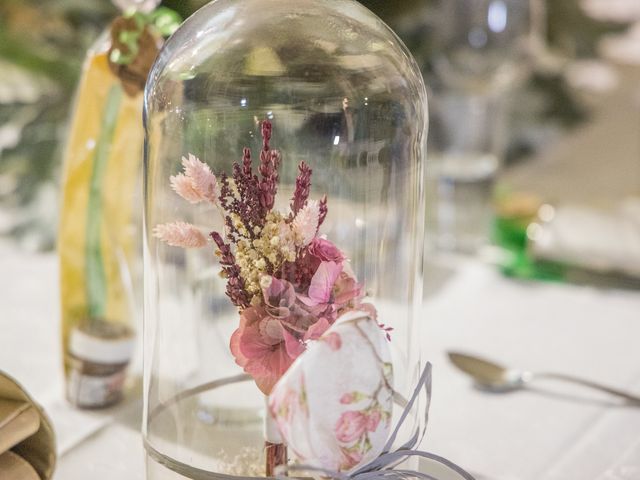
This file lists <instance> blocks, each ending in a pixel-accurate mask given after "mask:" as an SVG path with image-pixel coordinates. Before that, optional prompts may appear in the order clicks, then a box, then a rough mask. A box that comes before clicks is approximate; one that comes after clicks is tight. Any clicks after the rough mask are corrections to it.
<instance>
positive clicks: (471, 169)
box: [0, 0, 640, 251]
mask: <svg viewBox="0 0 640 480" xmlns="http://www.w3.org/2000/svg"><path fill="white" fill-rule="evenodd" d="M362 3H363V4H365V5H366V6H367V7H369V8H370V9H372V10H373V11H374V12H376V13H377V14H378V15H379V16H380V17H381V18H382V19H384V20H385V21H386V22H387V23H388V24H389V25H390V26H391V27H392V28H393V29H394V30H395V31H396V32H397V33H398V35H399V36H400V37H401V38H402V40H403V41H404V42H405V44H406V45H407V46H408V47H409V49H410V50H411V51H412V53H413V54H414V56H415V57H416V59H417V61H418V62H419V64H420V67H421V69H422V71H423V72H424V75H425V78H426V81H427V85H428V86H429V88H430V90H431V92H430V93H431V100H430V101H431V105H430V108H431V127H430V140H429V142H430V153H431V156H430V161H431V165H432V167H431V169H430V170H431V172H430V173H431V174H432V181H433V182H434V183H433V185H432V188H431V189H430V195H431V197H430V199H429V200H430V201H429V207H430V209H429V214H428V218H427V220H428V222H429V226H430V228H431V229H432V231H433V232H436V233H437V234H434V235H433V236H431V241H432V242H433V244H434V245H436V246H438V247H439V248H444V249H454V250H463V251H476V250H477V248H478V246H479V245H483V244H484V243H486V241H487V240H488V238H489V237H490V236H491V233H490V232H489V230H487V229H488V228H489V227H488V225H489V223H490V222H491V218H492V214H493V210H491V205H489V202H490V201H491V200H490V197H489V195H488V192H489V191H490V192H491V193H492V194H495V195H493V196H491V198H493V199H495V197H496V196H497V197H498V198H504V196H505V195H507V194H508V193H512V192H513V191H518V192H519V191H527V193H532V194H535V195H537V196H539V197H540V201H555V200H560V199H559V198H556V197H557V196H558V195H559V194H560V193H562V194H567V195H568V196H569V197H570V199H574V198H575V197H577V200H579V201H583V200H590V201H600V202H601V203H609V204H612V203H615V200H616V198H614V197H623V196H625V195H628V194H631V193H637V191H638V188H639V184H640V172H639V170H638V166H637V162H635V161H632V163H628V161H627V163H625V161H626V160H629V159H632V160H636V159H637V158H638V154H639V150H638V148H639V147H638V142H640V139H639V137H638V135H637V134H635V133H636V132H633V131H631V130H629V129H630V127H631V126H632V125H635V126H637V123H634V122H636V120H637V118H638V117H637V110H638V109H637V106H638V91H637V87H636V85H637V80H638V68H637V65H638V63H640V53H639V49H640V47H639V46H638V45H639V42H640V40H639V37H640V27H638V26H637V25H638V24H637V23H636V24H635V27H634V22H638V21H639V17H640V12H639V11H638V10H639V8H638V6H637V2H635V1H634V0H628V1H625V0H615V1H612V2H607V1H605V0H563V1H562V2H554V1H546V2H545V1H544V0H531V1H529V0H504V1H502V0H501V1H495V2H490V1H476V2H471V1H464V0H452V1H449V2H438V1H435V0H404V1H403V2H399V3H398V2H387V1H384V0H368V1H367V0H363V1H362ZM163 4H164V5H166V6H168V7H170V8H172V9H175V10H177V11H178V12H179V13H180V14H181V15H182V16H183V17H184V18H186V17H187V16H189V15H190V14H191V13H193V11H195V10H196V9H197V8H198V7H200V6H202V4H204V2H203V1H201V0H186V1H164V2H163ZM507 7H508V9H509V15H508V17H507V15H506V11H507ZM514 12H516V13H515V14H514ZM116 13H117V10H116V8H115V7H114V6H113V5H112V4H111V2H108V1H105V0H84V1H77V0H48V1H46V2H39V1H35V0H34V1H30V0H20V1H5V2H2V3H1V4H0V67H1V68H2V72H3V74H2V76H1V78H0V204H1V205H2V210H1V211H0V234H3V235H10V236H12V237H14V238H17V239H18V240H19V243H20V244H21V245H22V246H23V247H24V248H27V249H30V250H50V249H52V248H53V247H54V244H55V231H56V225H57V224H56V218H57V209H56V205H57V204H58V200H57V192H58V189H57V186H58V185H60V181H61V180H60V177H61V156H62V149H63V148H62V146H63V143H64V140H65V138H66V137H65V135H66V132H67V130H66V126H67V122H68V119H69V113H70V108H71V106H72V100H73V94H74V90H75V87H76V83H77V80H78V78H79V74H80V69H81V65H82V62H83V59H84V56H85V53H86V50H87V49H88V48H89V46H90V45H91V44H92V43H93V42H94V41H95V39H96V38H97V36H98V35H99V34H100V32H101V31H103V30H104V29H105V28H106V25H107V24H108V22H109V21H110V19H112V18H113V17H114V16H115V15H116ZM487 14H488V15H487ZM478 19H480V20H481V21H480V23H478ZM478 25H481V26H484V27H486V28H484V29H483V28H479V27H478ZM525 36H528V37H529V38H527V39H526V40H527V41H526V42H525V41H524V40H525V39H524V38H523V37H525ZM514 105H517V108H513V107H514ZM634 114H635V116H634ZM596 118H599V119H602V121H603V122H605V121H609V122H611V128H612V130H611V132H616V134H617V137H616V138H613V137H612V136H608V137H602V140H608V141H610V142H611V145H612V146H615V147H616V149H617V150H616V152H615V153H611V152H610V151H609V152H610V153H609V154H608V155H607V157H608V158H606V159H605V158H601V159H600V161H598V162H597V164H596V165H594V164H592V163H590V162H589V160H588V159H584V160H581V159H580V158H577V157H580V155H581V154H580V152H578V153H576V154H575V155H573V156H574V157H576V158H575V159H574V164H575V166H576V168H577V170H576V174H577V176H575V177H574V178H573V180H575V181H577V182H584V188H583V187H580V186H579V184H575V183H574V188H572V189H571V190H573V192H572V193H569V192H567V191H566V189H564V188H560V189H561V190H562V192H559V191H556V190H557V189H554V188H555V187H554V185H557V184H558V183H560V184H562V185H564V182H563V181H562V179H560V180H558V179H557V178H555V179H554V177H556V173H557V172H558V169H560V168H564V167H561V164H563V162H564V160H563V159H562V158H560V157H562V156H563V154H562V153H555V152H554V146H555V145H557V142H558V140H559V139H561V138H564V137H567V136H570V135H571V134H572V132H575V131H576V129H578V128H580V127H581V126H582V125H584V124H585V123H587V122H589V121H595V119H596ZM461 119H465V120H466V122H465V123H464V124H461V122H460V120H461ZM616 121H617V122H620V125H619V126H620V127H621V128H616V127H615V123H616ZM452 125H455V126H456V128H451V126H452ZM461 125H465V126H461ZM625 129H626V130H625ZM626 132H629V135H628V136H629V138H626V139H625V140H624V141H622V142H621V141H620V138H619V137H620V136H623V134H624V133H626ZM598 143H600V148H601V150H602V151H606V150H608V149H607V148H606V147H605V145H604V144H602V143H601V142H598ZM630 148H634V150H633V151H625V149H630ZM545 155H547V156H548V157H549V158H548V159H547V160H546V161H545ZM556 157H557V158H556ZM622 157H624V158H622ZM581 164H582V166H581ZM583 167H584V168H583ZM594 168H595V169H596V172H597V173H593V170H592V169H594ZM630 169H631V170H630ZM621 171H624V172H625V173H624V175H623V177H624V182H623V183H624V184H623V185H615V186H612V184H611V181H612V180H614V179H615V180H621V178H620V177H621V175H620V172H621ZM531 172H536V175H539V176H540V177H541V178H540V181H539V183H540V184H544V185H540V184H536V181H532V182H531V183H532V185H523V184H522V180H523V177H527V176H529V174H530V173H531ZM543 172H544V173H543ZM588 172H592V173H593V174H592V175H587V173H588ZM580 173H582V175H580ZM502 177H505V178H504V179H503V178H502ZM587 177H589V178H587ZM594 178H597V185H593V182H594V181H595V180H594ZM494 180H497V181H494ZM589 185H591V187H589ZM601 187H602V188H601ZM621 187H622V188H621ZM594 188H596V189H598V192H599V193H600V192H602V198H594V197H593V195H592V194H591V193H592V191H593V189H594ZM581 193H582V195H581ZM605 197H606V198H605ZM617 199H618V200H619V199H620V198H617ZM469 206H472V207H473V208H468V207H469Z"/></svg>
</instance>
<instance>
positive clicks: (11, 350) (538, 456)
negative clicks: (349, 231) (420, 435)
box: [0, 242, 640, 480]
mask: <svg viewBox="0 0 640 480" xmlns="http://www.w3.org/2000/svg"><path fill="white" fill-rule="evenodd" d="M0 262H1V263H0V265H1V267H2V268H1V272H2V274H1V275H0V331H1V332H2V334H1V335H0V368H1V369H3V370H6V371H7V372H8V373H10V374H11V375H13V376H15V377H16V378H17V379H19V380H20V381H21V382H22V383H23V384H24V385H25V387H26V388H27V389H28V390H29V391H31V392H32V394H33V395H34V396H35V397H36V398H37V399H38V400H39V401H40V402H41V403H43V404H44V406H45V407H46V408H47V409H48V411H49V412H50V415H51V416H52V417H53V421H54V424H55V425H56V427H57V430H58V436H59V450H60V451H61V456H60V459H59V465H58V470H57V472H56V475H55V479H56V480H76V479H77V480H86V479H87V478H91V480H113V479H114V478H117V479H123V480H138V479H140V480H142V479H144V459H143V449H142V443H141V437H140V434H139V426H140V412H141V405H140V400H139V397H137V398H136V397H134V398H133V399H131V400H129V402H128V403H127V404H125V405H123V406H121V407H118V408H117V409H115V410H112V411H110V412H106V413H85V412H76V411H74V410H72V409H71V408H70V407H68V406H67V405H66V403H65V402H64V400H62V398H61V394H60V391H61V387H60V385H61V379H62V374H61V361H60V360H58V359H59V358H60V346H59V337H58V321H59V320H58V319H59V314H58V298H57V262H56V259H55V257H54V256H53V255H38V254H26V253H21V252H19V251H16V250H15V248H14V247H12V246H11V245H10V244H8V243H6V242H0ZM427 274H428V276H429V279H428V280H429V288H428V291H429V296H428V298H427V299H426V305H425V312H424V323H423V346H424V358H425V359H428V360H430V361H432V363H433V364H434V396H433V407H432V415H431V423H430V426H429V430H428V434H427V438H426V440H425V445H424V446H425V447H426V448H427V449H428V450H430V451H433V452H435V453H438V454H441V455H444V456H446V457H448V458H451V459H452V460H455V461H456V462H457V463H459V464H460V465H463V466H464V467H465V468H468V469H469V470H471V471H473V472H474V473H476V474H478V478H485V477H486V478H490V479H495V480H516V479H517V480H574V479H575V480H578V479H590V480H614V479H615V480H623V479H624V480H637V479H639V478H640V409H637V408H636V409H633V408H623V407H614V406H610V405H607V404H606V403H607V402H609V401H610V400H611V399H609V398H607V397H603V396H600V395H592V394H591V393H590V392H586V391H584V390H578V389H570V388H567V387H566V386H563V385H558V384H552V383H548V384H540V385H539V391H522V392H515V393H511V394H504V395H498V394H487V393H484V392H480V391H478V390H476V389H474V388H473V387H472V386H471V384H470V382H469V381H468V379H467V378H465V377H464V376H463V375H461V374H460V373H458V372H457V371H455V370H454V369H453V368H452V367H451V366H450V365H449V363H448V361H447V360H446V356H445V351H446V350H447V349H459V350H469V351H473V352H477V353H482V354H485V355H488V356H492V357H495V358H497V359H499V360H501V361H503V362H504V363H507V364H513V365H516V366H521V367H526V368H531V369H537V370H562V371H563V372H566V373H572V374H579V375H582V376H585V377H588V378H591V379H593V380H600V381H603V382H607V383H610V384H612V385H617V386H619V387H627V388H635V389H636V391H638V392H640V345H639V344H640V294H639V293H637V292H622V291H602V290H594V289H591V288H587V287H575V286H567V285H557V284H539V283H518V282H514V281H513V280H508V279H504V278H502V277H501V276H500V275H499V274H497V273H496V272H495V271H494V270H493V269H492V268H491V267H489V266H486V265H482V264H480V263H478V262H476V261H470V260H460V259H444V260H442V261H440V262H439V264H434V263H432V264H430V265H429V266H428V269H427Z"/></svg>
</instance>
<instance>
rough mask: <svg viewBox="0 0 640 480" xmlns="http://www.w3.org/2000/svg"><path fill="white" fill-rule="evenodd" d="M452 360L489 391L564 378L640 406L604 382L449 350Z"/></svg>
mask: <svg viewBox="0 0 640 480" xmlns="http://www.w3.org/2000/svg"><path fill="white" fill-rule="evenodd" d="M448 355H449V360H451V362H452V363H453V364H454V365H455V366H456V367H458V368H459V369H460V370H462V371H463V372H465V373H466V374H468V375H470V376H471V377H472V378H473V379H474V380H475V382H476V383H477V384H478V385H479V386H480V387H483V388H485V389H487V390H491V391H495V392H508V391H512V390H518V389H521V388H525V387H526V386H527V385H529V384H530V383H531V382H533V381H535V380H540V379H548V380H561V381H564V382H570V383H574V384H576V385H582V386H583V387H588V388H592V389H594V390H600V391H602V392H606V393H608V394H610V395H614V396H616V397H620V398H623V399H625V400H626V401H627V402H630V403H635V404H638V405H640V397H639V396H637V395H632V394H631V393H628V392H625V391H622V390H618V389H617V388H612V387H608V386H606V385H602V384H601V383H597V382H592V381H591V380H585V379H583V378H579V377H574V376H572V375H565V374H562V373H551V372H536V373H533V372H527V371H525V370H516V369H512V368H507V367H504V366H502V365H499V364H497V363H494V362H492V361H489V360H486V359H483V358H480V357H475V356H472V355H467V354H464V353H460V352H448Z"/></svg>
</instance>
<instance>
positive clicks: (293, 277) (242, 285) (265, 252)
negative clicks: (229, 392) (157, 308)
mask: <svg viewBox="0 0 640 480" xmlns="http://www.w3.org/2000/svg"><path fill="white" fill-rule="evenodd" d="M271 130H272V125H271V123H270V122H268V121H264V122H262V124H261V131H262V132H261V133H262V139H263V145H262V149H261V151H260V164H259V168H258V173H259V175H258V174H256V173H254V171H253V165H252V158H251V151H250V150H249V149H248V148H245V149H244V152H243V156H242V161H241V162H236V163H234V165H233V173H232V175H231V176H228V175H226V174H224V173H222V174H221V175H220V176H219V177H216V175H214V173H213V172H212V171H211V169H210V168H209V167H208V166H207V165H206V164H204V163H203V162H201V161H200V160H198V159H197V158H196V157H195V156H193V155H189V157H188V158H183V161H182V163H183V167H184V172H183V173H180V174H178V175H176V176H173V177H171V187H172V188H173V190H174V191H175V192H176V193H177V194H178V195H180V196H181V197H182V198H184V199H185V200H186V201H188V202H190V203H193V204H196V203H199V202H208V203H210V204H212V205H214V206H215V207H216V208H217V209H219V211H220V212H221V214H222V216H223V218H224V224H225V232H224V234H221V233H219V232H211V233H210V234H209V235H208V236H207V235H205V234H204V233H202V232H201V231H200V230H199V229H198V228H197V227H195V226H194V225H191V224H188V223H184V222H175V223H168V224H163V225H158V226H157V227H156V228H155V229H154V232H153V233H154V235H155V236H156V237H157V238H159V239H161V240H163V241H165V242H166V243H168V244H169V245H172V246H177V247H183V248H195V247H205V246H207V245H208V244H209V243H210V242H213V243H214V244H215V245H216V247H217V251H216V255H217V256H218V258H219V259H220V265H221V267H222V274H223V275H224V276H225V277H226V279H227V286H226V293H227V296H228V297H229V298H230V299H231V301H232V302H233V304H234V305H235V306H237V307H238V309H239V312H240V325H239V327H238V329H237V330H236V331H235V332H234V334H233V335H232V337H231V341H230V348H231V352H232V353H233V355H234V357H235V359H236V362H237V363H238V365H240V366H241V367H242V368H243V369H244V370H245V372H247V373H248V374H250V375H251V376H252V377H253V378H254V380H255V382H256V384H257V385H258V387H259V388H260V390H261V391H262V392H263V393H264V394H267V395H268V394H269V393H270V392H271V390H272V388H273V386H274V385H275V383H276V382H277V381H278V379H279V378H280V377H281V376H282V375H283V374H284V372H285V371H286V370H287V369H288V368H289V366H290V365H291V364H292V362H293V361H294V359H295V358H297V357H298V356H299V355H300V354H301V353H302V352H304V351H305V349H306V346H307V345H308V343H309V342H310V341H313V340H316V339H318V338H320V336H321V335H322V334H323V333H324V332H325V331H326V330H327V329H328V328H329V327H330V326H331V325H332V324H333V323H334V322H335V321H336V319H337V318H338V317H339V316H340V315H342V314H344V313H346V312H347V311H350V310H355V309H357V310H363V311H365V312H367V313H368V314H369V315H370V316H371V317H373V318H375V316H376V311H375V308H374V307H373V305H371V304H367V303H363V301H362V299H363V297H364V288H363V285H362V284H361V283H359V282H358V280H357V279H356V276H355V274H354V273H353V270H352V269H351V267H350V264H349V261H348V259H347V257H346V255H345V254H344V252H342V251H341V250H340V249H339V248H338V247H337V246H336V245H334V244H333V243H332V242H331V241H330V240H328V239H327V238H325V237H323V236H321V235H320V234H319V230H320V227H321V225H322V223H323V222H324V220H325V218H326V216H327V211H328V210H327V198H326V196H324V197H322V198H321V199H320V200H311V199H309V194H310V190H311V177H312V170H311V168H310V167H309V166H308V165H307V164H306V163H305V162H301V163H300V165H299V166H298V170H299V173H298V176H297V179H296V185H295V191H294V194H293V198H292V199H291V203H290V206H289V211H288V212H286V213H282V212H279V211H277V210H276V209H274V204H275V199H276V194H277V191H278V180H279V177H278V169H279V166H280V162H281V155H280V152H279V151H277V150H274V149H272V148H271V146H270V141H271Z"/></svg>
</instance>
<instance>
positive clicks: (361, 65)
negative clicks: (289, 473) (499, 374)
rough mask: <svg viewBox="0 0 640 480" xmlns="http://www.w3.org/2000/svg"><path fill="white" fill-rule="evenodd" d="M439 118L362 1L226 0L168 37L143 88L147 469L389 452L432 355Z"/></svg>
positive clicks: (352, 463)
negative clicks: (434, 150)
mask: <svg viewBox="0 0 640 480" xmlns="http://www.w3.org/2000/svg"><path fill="white" fill-rule="evenodd" d="M427 116H428V114H427V99H426V93H425V87H424V84H423V80H422V76H421V74H420V71H419V69H418V68H417V66H416V63H415V62H414V60H413V58H412V57H411V55H410V53H409V52H408V51H407V49H406V48H405V47H404V45H403V44H402V43H401V41H400V40H399V39H398V38H397V37H396V35H395V34H394V33H393V32H392V31H391V30H390V29H389V28H388V27H387V26H386V25H385V24H384V23H383V22H382V21H381V20H380V19H379V18H377V17H376V16H375V15H374V14H372V13H371V12H370V11H368V10H367V9H366V8H364V7H363V6H361V5H360V4H358V3H357V2H355V1H352V0H296V1H290V0H216V1H213V2H211V3H210V4H208V5H207V6H205V7H203V8H202V9H200V10H199V11H198V12H197V13H196V14H194V15H193V16H192V17H191V18H189V19H188V20H187V21H186V22H185V23H184V24H183V25H182V27H181V28H180V29H179V30H178V31H177V32H176V33H175V34H174V35H173V36H172V37H171V39H170V40H169V41H168V42H167V43H166V44H165V46H164V48H163V49H162V51H161V52H160V54H159V57H158V60H157V61H156V64H155V66H154V67H153V69H152V72H151V74H150V77H149V80H148V83H147V87H146V90H145V128H146V149H145V252H144V253H145V332H144V337H145V338H144V343H145V352H144V358H145V369H144V380H145V386H144V388H145V413H144V415H145V420H144V428H143V431H144V439H145V447H146V451H147V475H148V478H149V479H174V478H176V479H177V478H193V479H196V478H197V479H206V478H230V476H232V477H233V476H243V477H246V476H256V477H264V476H271V475H275V474H277V471H276V470H275V469H277V468H283V467H282V466H283V465H284V468H286V466H287V465H294V464H295V463H296V462H300V463H305V464H307V465H315V466H316V467H318V468H326V469H329V470H331V471H339V472H349V471H353V470H354V469H356V468H358V467H359V466H361V465H363V464H364V463H366V462H367V461H371V460H372V458H374V457H375V455H377V454H379V453H380V452H381V451H382V448H383V446H384V443H385V442H386V441H387V437H388V436H389V431H390V428H391V426H392V425H393V424H394V422H395V421H396V420H397V418H398V416H399V415H400V413H401V412H402V409H403V407H404V405H406V402H405V403H404V404H403V403H402V402H400V403H399V404H398V402H397V399H398V398H404V399H407V398H409V397H410V396H411V393H412V392H413V390H414V388H415V385H416V382H417V379H418V376H419V374H420V371H421V366H420V361H419V352H418V348H417V342H418V339H419V332H418V328H419V319H418V318H416V312H417V310H416V308H417V307H418V305H419V302H420V301H421V297H422V283H421V281H422V279H421V267H422V250H423V219H424V211H423V203H424V196H423V194H424V192H423V168H424V160H425V153H426V152H425V144H426V132H427ZM332 402H333V403H332ZM354 422H355V423H354ZM416 422H418V423H419V420H418V419H417V418H415V419H414V423H416ZM405 430H407V431H406V432H401V435H399V436H398V438H397V443H398V444H401V443H402V441H403V439H405V436H406V435H410V434H411V433H412V430H411V428H410V427H408V428H405ZM401 437H402V438H401Z"/></svg>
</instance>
